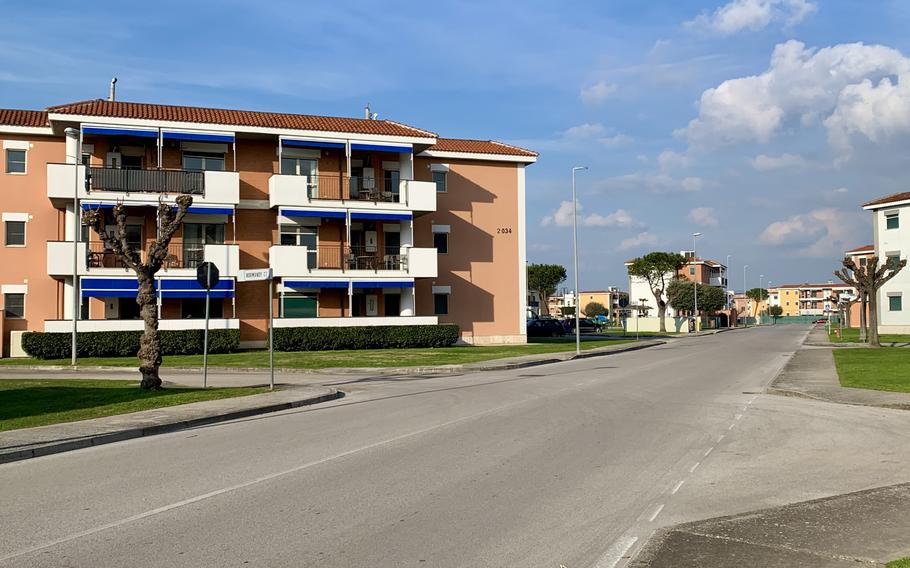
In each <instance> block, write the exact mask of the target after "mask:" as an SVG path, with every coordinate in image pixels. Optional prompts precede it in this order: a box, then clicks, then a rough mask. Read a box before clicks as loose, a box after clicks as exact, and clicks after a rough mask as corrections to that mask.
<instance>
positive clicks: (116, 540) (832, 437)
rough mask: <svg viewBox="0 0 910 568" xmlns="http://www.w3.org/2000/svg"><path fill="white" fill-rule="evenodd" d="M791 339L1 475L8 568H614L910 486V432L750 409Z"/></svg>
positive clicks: (715, 343)
mask: <svg viewBox="0 0 910 568" xmlns="http://www.w3.org/2000/svg"><path fill="white" fill-rule="evenodd" d="M805 334H806V328H803V327H799V326H778V327H776V328H773V329H772V328H766V329H757V330H747V331H738V332H732V333H725V334H720V335H717V336H712V337H701V338H691V339H685V340H679V341H674V342H672V343H671V344H669V345H666V346H662V347H658V348H653V349H648V350H645V351H640V352H631V353H625V354H621V355H615V356H610V357H602V358H594V359H586V360H581V361H574V362H567V363H560V364H556V365H548V366H541V367H536V368H531V369H522V370H516V371H508V372H501V373H480V374H471V375H462V376H449V377H431V378H420V377H412V378H406V379H405V378H402V379H394V380H388V379H377V380H369V379H366V380H364V379H358V378H352V379H350V380H347V381H346V380H345V379H343V378H337V377H336V378H334V379H333V380H334V381H335V382H346V383H347V384H346V387H345V388H347V389H348V390H349V391H350V396H348V397H346V398H344V399H342V400H340V401H337V402H333V403H329V404H324V405H320V406H318V407H311V408H306V409H297V410H292V411H287V412H284V413H280V414H275V415H268V416H264V417H257V418H250V419H245V420H239V421H236V422H230V423H226V424H220V425H215V426H209V427H203V428H198V429H194V430H190V431H183V432H178V433H173V434H167V435H162V436H157V437H152V438H146V439H137V440H131V441H127V442H122V443H119V444H111V445H106V446H100V447H96V448H90V449H86V450H80V451H76V452H70V453H66V454H59V455H54V456H48V457H45V458H38V459H33V460H28V461H24V462H17V463H12V464H7V465H3V466H0V505H2V506H0V534H2V535H3V537H2V538H0V566H30V567H31V566H54V567H57V566H79V567H82V566H85V567H105V566H110V567H121V566H131V567H143V566H193V567H208V566H213V567H214V566H218V567H221V566H268V567H274V566H294V567H298V566H320V567H325V566H338V567H353V566H357V567H359V566H364V567H375V566H445V567H449V566H453V567H454V566H458V567H464V566H478V567H479V566H484V567H489V566H521V567H528V566H535V567H536V566H552V567H553V568H557V567H558V566H560V565H564V566H566V567H567V568H576V567H594V566H596V567H607V568H611V567H613V566H617V565H622V564H623V563H624V560H623V557H624V556H628V555H629V554H632V553H634V551H635V550H636V549H637V547H638V546H640V545H641V543H642V542H644V541H645V540H647V538H648V536H649V535H650V534H651V533H652V532H653V530H655V529H656V528H657V527H660V526H662V525H665V524H671V523H675V522H680V521H687V520H694V519H700V518H705V517H710V516H717V515H722V514H731V513H736V512H742V511H747V510H751V509H755V508H758V507H764V506H771V505H778V504H783V503H788V502H794V501H800V500H805V499H811V498H814V497H822V496H827V495H833V494H837V493H843V492H846V491H855V490H859V489H865V488H869V487H875V486H879V485H884V484H889V483H898V482H905V481H908V480H910V479H908V478H910V474H908V472H907V470H906V464H907V463H910V445H908V444H907V443H906V432H907V431H908V429H910V412H905V411H896V410H883V409H874V408H862V407H851V406H844V405H834V404H827V403H819V402H813V401H804V400H798V399H788V398H782V397H775V396H771V395H759V394H756V393H758V392H760V391H761V390H762V389H763V388H764V386H765V385H766V384H767V383H768V382H769V381H771V380H772V379H773V378H774V376H775V375H776V373H777V372H778V371H779V370H780V369H781V368H782V366H783V365H784V364H785V363H786V361H787V358H788V357H789V356H790V355H791V354H792V353H793V351H794V350H795V349H797V348H798V346H799V344H800V342H801V341H802V339H803V338H804V336H805Z"/></svg>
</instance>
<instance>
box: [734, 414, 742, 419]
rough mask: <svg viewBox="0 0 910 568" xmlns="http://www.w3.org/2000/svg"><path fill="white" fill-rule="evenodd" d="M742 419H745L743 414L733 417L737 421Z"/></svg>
mask: <svg viewBox="0 0 910 568" xmlns="http://www.w3.org/2000/svg"><path fill="white" fill-rule="evenodd" d="M742 417H743V415H742V414H737V415H736V416H734V417H733V418H735V419H737V420H739V419H740V418H742Z"/></svg>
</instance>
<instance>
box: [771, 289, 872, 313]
mask: <svg viewBox="0 0 910 568" xmlns="http://www.w3.org/2000/svg"><path fill="white" fill-rule="evenodd" d="M855 293H856V291H855V290H854V289H853V287H852V286H847V285H846V284H835V283H833V282H828V283H825V284H809V283H805V284H785V285H783V286H778V287H776V288H771V289H769V290H768V297H769V303H768V305H769V306H774V305H779V306H780V307H781V309H782V310H783V316H784V317H791V316H822V315H827V314H830V313H832V312H837V310H838V307H837V306H838V303H839V302H840V299H841V298H843V297H852V296H853V295H854V294H855Z"/></svg>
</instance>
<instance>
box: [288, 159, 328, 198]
mask: <svg viewBox="0 0 910 568" xmlns="http://www.w3.org/2000/svg"><path fill="white" fill-rule="evenodd" d="M318 172H319V161H318V160H311V159H308V158H287V157H284V156H282V158H281V175H285V176H306V177H307V195H309V196H310V198H318V197H319V178H318V177H317V174H318Z"/></svg>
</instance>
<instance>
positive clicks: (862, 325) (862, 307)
mask: <svg viewBox="0 0 910 568" xmlns="http://www.w3.org/2000/svg"><path fill="white" fill-rule="evenodd" d="M859 297H860V302H859V341H860V343H865V342H866V313H867V307H868V302H867V301H866V298H867V296H866V293H865V292H860V293H859Z"/></svg>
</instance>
